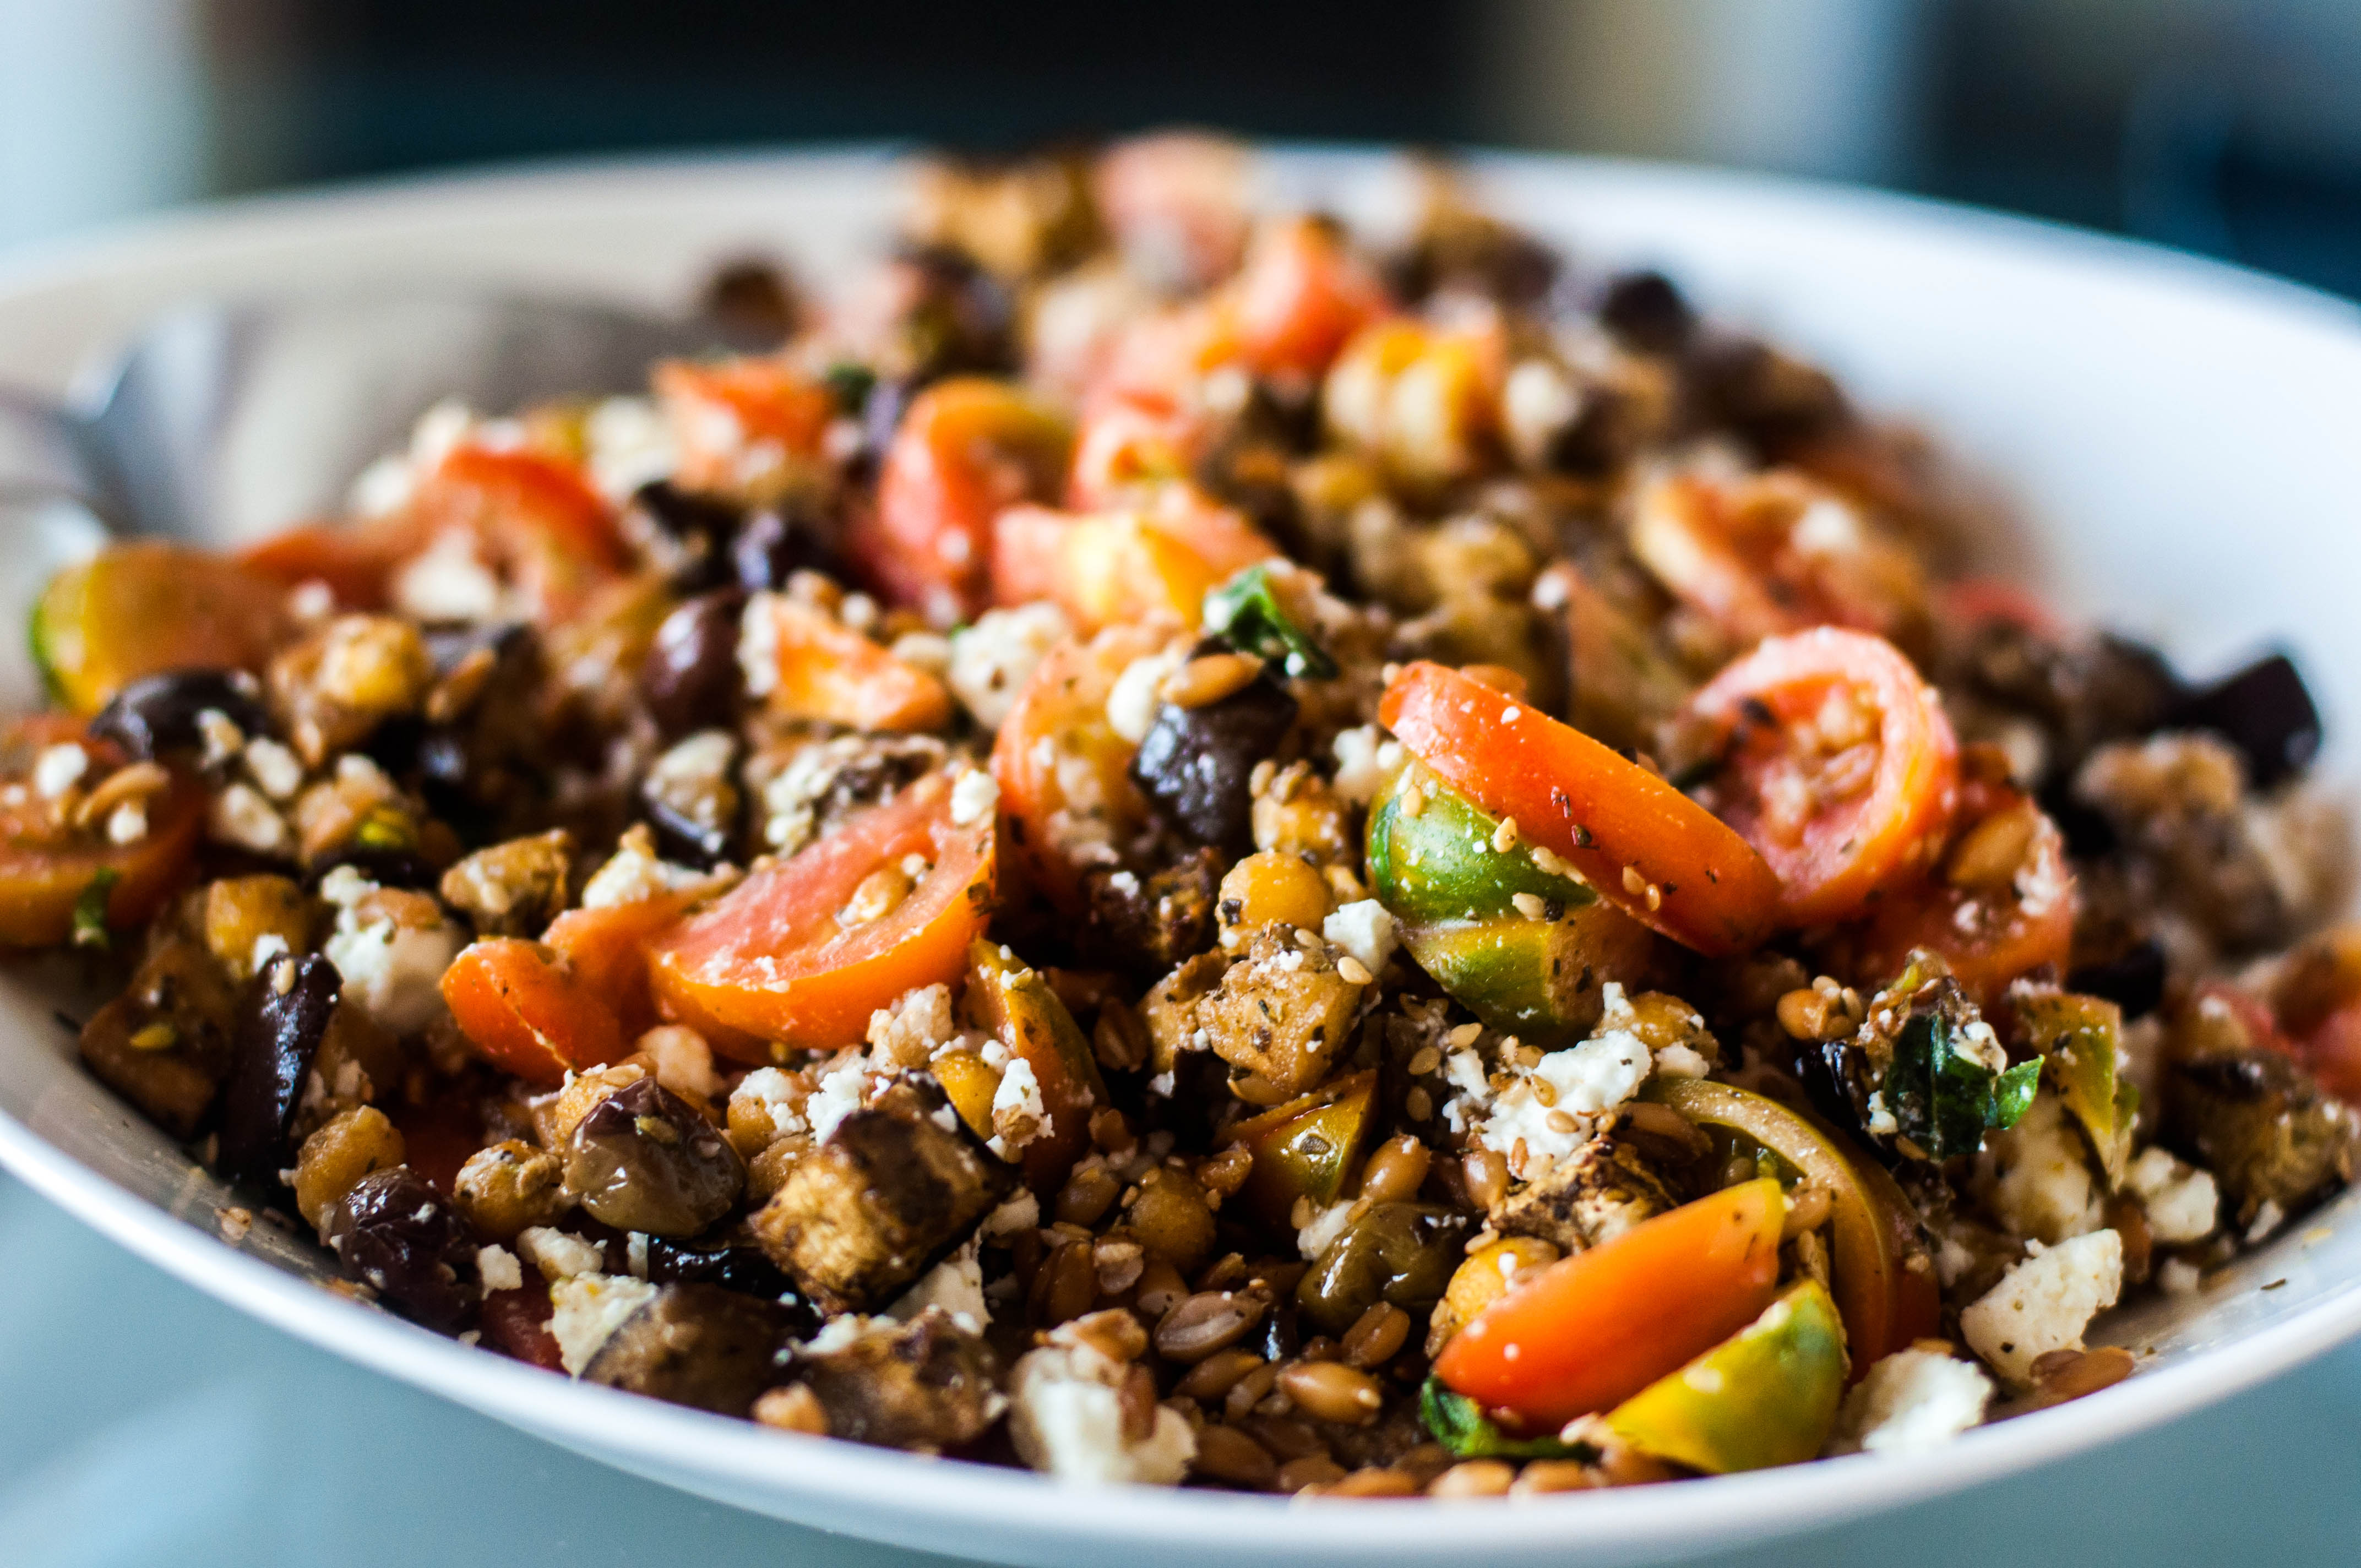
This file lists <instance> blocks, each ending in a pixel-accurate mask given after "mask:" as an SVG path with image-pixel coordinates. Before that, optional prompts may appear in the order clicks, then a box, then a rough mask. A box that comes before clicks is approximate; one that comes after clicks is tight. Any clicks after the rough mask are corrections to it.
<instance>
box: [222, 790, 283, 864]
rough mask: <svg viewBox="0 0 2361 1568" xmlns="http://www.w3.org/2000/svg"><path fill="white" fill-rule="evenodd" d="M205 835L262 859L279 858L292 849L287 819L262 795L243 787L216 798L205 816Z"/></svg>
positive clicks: (226, 791)
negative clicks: (264, 856)
mask: <svg viewBox="0 0 2361 1568" xmlns="http://www.w3.org/2000/svg"><path fill="white" fill-rule="evenodd" d="M205 833H206V835H207V836H208V837H210V838H212V839H214V841H216V842H217V843H223V844H235V845H236V846H237V847H238V848H239V849H241V850H252V851H253V852H254V853H256V854H258V855H276V854H278V853H280V851H281V850H286V849H287V848H288V847H289V834H288V828H287V821H286V818H284V817H280V815H279V813H278V812H276V811H274V810H272V809H271V806H270V803H269V801H267V800H265V799H263V798H262V795H261V794H260V793H259V792H258V791H257V790H255V789H254V788H253V787H252V786H251V785H247V784H231V785H230V786H229V787H228V788H227V789H225V790H223V791H222V792H221V793H220V794H219V795H214V798H213V802H212V804H211V806H208V807H207V809H206V812H205Z"/></svg>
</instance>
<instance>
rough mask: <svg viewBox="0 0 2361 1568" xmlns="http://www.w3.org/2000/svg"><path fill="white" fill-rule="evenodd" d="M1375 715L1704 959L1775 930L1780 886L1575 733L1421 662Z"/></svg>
mask: <svg viewBox="0 0 2361 1568" xmlns="http://www.w3.org/2000/svg"><path fill="white" fill-rule="evenodd" d="M1378 718H1379V719H1380V721H1382V722H1383V723H1384V724H1385V726H1386V727H1387V728H1388V729H1391V730H1392V731H1393V732H1394V734H1395V735H1396V736H1397V737H1398V738H1399V739H1400V741H1401V743H1402V744H1403V745H1404V746H1405V747H1407V748H1408V749H1409V750H1410V751H1411V752H1412V753H1413V754H1414V755H1416V756H1417V758H1418V759H1419V761H1421V762H1424V763H1425V764H1426V765H1427V766H1428V767H1431V768H1433V770H1434V771H1435V772H1436V773H1441V774H1442V775H1443V776H1444V778H1445V779H1447V780H1449V781H1450V783H1451V784H1452V786H1453V787H1454V788H1455V789H1457V790H1458V791H1459V792H1460V793H1462V794H1463V795H1466V796H1468V797H1469V798H1470V799H1472V800H1474V801H1475V802H1476V804H1477V805H1478V806H1482V807H1483V808H1484V809H1485V810H1487V811H1488V812H1490V813H1491V814H1492V815H1493V816H1495V817H1514V818H1516V823H1517V832H1518V833H1519V834H1520V835H1521V837H1523V838H1524V839H1527V840H1528V841H1530V842H1532V843H1537V844H1541V845H1543V846H1544V847H1546V848H1547V849H1549V850H1552V851H1553V852H1554V853H1555V854H1556V855H1557V856H1558V857H1559V858H1560V859H1562V860H1564V861H1567V862H1568V863H1569V864H1571V865H1572V866H1573V867H1574V868H1575V870H1576V872H1579V873H1580V874H1581V875H1582V877H1583V878H1584V879H1585V880H1586V881H1587V882H1588V883H1590V884H1591V885H1592V886H1593V887H1595V888H1597V889H1598V893H1599V895H1600V896H1601V897H1603V898H1606V899H1608V900H1609V901H1610V902H1612V903H1614V904H1615V905H1618V906H1619V907H1620V908H1621V909H1622V910H1623V911H1624V912H1625V913H1627V914H1629V915H1630V916H1631V917H1632V918H1633V919H1635V920H1638V921H1640V922H1642V924H1644V925H1646V926H1649V927H1653V929H1655V930H1657V931H1659V932H1661V933H1663V934H1664V936H1667V937H1670V938H1672V939H1673V940H1675V941H1676V942H1679V943H1681V944H1682V945H1684V946H1686V947H1689V948H1695V949H1696V950H1697V951H1698V952H1701V953H1707V954H1721V953H1733V952H1741V951H1743V950H1745V949H1746V948H1752V947H1753V946H1754V945H1755V944H1756V943H1758V942H1760V941H1761V940H1762V939H1763V938H1764V937H1765V936H1767V935H1768V934H1769V933H1770V930H1771V924H1772V920H1773V916H1775V915H1776V913H1777V910H1778V903H1779V884H1778V879H1777V878H1776V877H1774V876H1773V874H1772V871H1771V868H1770V867H1769V866H1767V865H1765V864H1764V863H1763V857H1762V856H1760V855H1758V854H1756V853H1755V852H1754V851H1753V850H1752V849H1750V848H1749V847H1748V846H1747V844H1746V841H1745V840H1744V839H1741V838H1740V837H1739V836H1738V835H1737V834H1736V833H1734V832H1732V831H1730V828H1727V827H1725V826H1723V825H1722V824H1721V823H1720V822H1718V821H1716V820H1715V819H1714V817H1713V816H1712V815H1711V814H1710V813H1708V811H1707V810H1706V809H1705V808H1704V807H1703V806H1699V805H1697V802H1695V801H1693V800H1691V799H1689V798H1688V797H1687V796H1686V795H1683V794H1682V793H1681V792H1680V791H1679V790H1676V789H1675V788H1674V787H1673V786H1672V785H1671V784H1667V783H1665V782H1664V780H1663V779H1661V778H1659V777H1657V776H1656V775H1655V774H1654V773H1650V772H1649V771H1648V770H1647V769H1645V768H1642V767H1641V766H1639V765H1638V764H1637V763H1633V762H1625V761H1624V760H1623V759H1622V758H1620V757H1619V756H1617V755H1616V754H1615V753H1614V752H1612V751H1609V750H1608V749H1607V748H1606V747H1604V746H1602V745H1600V744H1599V743H1598V741H1596V740H1592V739H1591V738H1590V737H1589V736H1587V735H1585V734H1583V733H1582V732H1581V731H1580V730H1578V729H1570V728H1569V727H1567V726H1565V725H1563V724H1560V723H1559V722H1558V721H1557V720H1555V719H1554V718H1550V717H1549V716H1548V715H1546V714H1544V713H1542V712H1540V711H1539V710H1538V709H1535V708H1532V707H1526V706H1525V705H1524V704H1523V703H1521V701H1519V700H1518V699H1516V698H1515V697H1512V696H1508V695H1507V694H1506V693H1503V692H1500V691H1498V690H1496V689H1494V688H1493V687H1491V686H1488V685H1484V684H1483V683H1482V682H1480V681H1477V680H1475V679H1473V678H1471V677H1469V676H1468V675H1466V674H1462V673H1461V672H1459V671H1456V670H1446V669H1444V667H1443V666H1442V665H1440V664H1433V663H1424V662H1421V663H1415V664H1411V665H1409V666H1407V667H1405V668H1404V669H1403V670H1402V672H1401V673H1400V674H1399V675H1397V676H1396V677H1395V679H1394V682H1393V684H1392V685H1389V686H1388V687H1387V688H1386V695H1385V698H1384V700H1383V701H1382V702H1381V703H1380V704H1379V706H1378Z"/></svg>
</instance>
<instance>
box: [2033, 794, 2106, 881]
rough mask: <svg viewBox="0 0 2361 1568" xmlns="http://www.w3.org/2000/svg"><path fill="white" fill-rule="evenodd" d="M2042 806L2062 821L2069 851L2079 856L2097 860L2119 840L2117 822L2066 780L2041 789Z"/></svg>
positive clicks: (2054, 817)
mask: <svg viewBox="0 0 2361 1568" xmlns="http://www.w3.org/2000/svg"><path fill="white" fill-rule="evenodd" d="M2038 798H2039V800H2040V803H2041V809H2042V810H2043V811H2044V812H2046V813H2048V817H2049V820H2051V821H2052V822H2055V823H2056V824H2058V831H2059V835H2060V836H2062V837H2063V838H2064V839H2065V840H2066V852H2067V853H2068V854H2069V855H2071V856H2072V857H2074V858H2075V859H2076V860H2081V861H2088V860H2095V859H2097V858H2098V857H2099V856H2101V855H2104V854H2109V853H2112V852H2113V851H2114V848H2115V845H2116V843H2117V842H2118V840H2117V839H2116V838H2115V828H2114V824H2113V823H2112V822H2109V821H2108V820H2107V817H2106V814H2105V813H2104V812H2103V811H2101V810H2100V809H2099V808H2098V807H2097V806H2092V805H2091V804H2089V803H2088V802H2086V801H2083V800H2081V799H2078V798H2077V797H2076V796H2075V795H2074V793H2073V791H2072V789H2071V788H2070V787H2069V785H2068V784H2067V783H2066V781H2064V780H2060V781H2059V782H2058V783H2056V784H2053V785H2052V786H2051V787H2049V788H2048V789H2045V790H2043V791H2042V792H2041V794H2040V796H2039V797H2038Z"/></svg>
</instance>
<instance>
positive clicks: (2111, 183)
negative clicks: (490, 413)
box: [0, 0, 2361, 294]
mask: <svg viewBox="0 0 2361 1568" xmlns="http://www.w3.org/2000/svg"><path fill="white" fill-rule="evenodd" d="M2356 79H2361V4H2356V0H1427V3H1424V4H1400V5H1388V4H1385V3H1383V0H1362V3H1360V4H1344V3H1341V0H1193V3H1192V4H1191V5H1187V6H1170V5H1105V4H1103V3H1093V4H1076V3H1071V0H1036V3H1032V4H1026V5H976V4H973V3H972V0H899V3H896V0H884V3H873V4H869V5H842V4H832V5H808V4H797V3H792V0H767V3H765V0H664V3H663V4H649V3H644V0H642V3H632V0H0V246H5V245H7V244H9V243H12V242H16V241H22V240H27V239H32V238H37V237H39V236H49V235H53V234H58V233H61V232H66V231H70V230H72V229H75V228H78V227H82V226H84V225H91V224H94V223H100V222H104V221H105V220H107V219H110V218H115V217H118V216H121V215H123V214H130V213H135V212H137V211H140V210H142V209H145V208H149V207H153V206H158V205H162V204H168V203H178V202H184V201H188V200H192V199H194V198H199V197H203V196H208V195H216V194H228V193H237V192H254V191H266V190H273V189H278V188H282V187H287V186H293V185H301V184H306V183H311V182H314V181H324V180H339V179H347V178H353V177H359V176H370V175H383V174H393V173H407V172H414V171H419V170H432V169H439V168H448V167H454V166H465V165H468V164H477V163H483V162H488V161H492V160H498V159H519V158H549V157H556V156H563V155H566V154H572V153H614V152H629V151H634V150H651V149H678V148H712V147H752V146H763V145H766V144H776V143H780V142H787V141H800V140H808V139H814V138H849V137H917V138H922V139H927V140H936V141H944V142H950V143H953V144H958V145H962V146H968V147H973V148H1016V147H1022V146H1025V145H1027V144H1031V143H1035V142H1038V141H1041V140H1044V139H1049V138H1059V137H1074V136H1089V135H1098V134H1104V133H1109V132H1116V131H1123V130H1129V129H1134V128H1137V127H1141V126H1153V125H1159V124H1164V123H1168V122H1173V121H1187V122H1192V123H1196V124H1201V125H1210V126H1223V127H1227V128H1231V129H1235V130H1238V131H1242V132H1246V133H1250V134H1258V135H1268V136H1290V137H1324V138H1356V139H1360V138H1367V139H1384V140H1412V141H1422V142H1433V143H1488V144H1496V145H1510V146H1518V147H1530V148H1568V149H1576V150H1583V151H1599V152H1614V153H1627V154H1634V155H1640V156H1646V157H1662V158H1675V159H1690V160H1696V161H1700V162H1708V163H1714V164H1722V165H1730V166H1737V167H1747V168H1761V169H1770V170H1783V171H1786V172H1792V173H1798V174H1805V175H1811V176H1817V177H1821V178H1828V179H1837V180H1848V181H1867V182H1871V183H1874V184H1878V185H1884V186H1889V187H1893V188H1895V189H1899V190H1905V191H1912V192H1922V193H1925V194H1928V195H1935V196H1943V197H1949V198H1955V199H1959V200H1963V201H1969V202H1975V203H1983V204H1987V205H1991V206H1997V207H2004V208H2011V209H2015V210H2017V211H2020V212H2025V213H2029V214H2037V215H2039V216H2044V217H2053V218H2060V219H2066V220H2069V221H2071V222H2075V223H2080V224H2085V225H2092V226H2095V227H2100V228H2106V229H2114V230H2119V231H2122V232H2125V233H2129V234H2133V235H2137V236H2142V237H2144V238H2148V239H2153V240H2158V241H2161V242H2163V243H2166V244H2169V245H2173V246H2178V247H2185V248H2188V249H2191V250H2195V251H2200V252H2202V253H2205V254H2208V255H2213V256H2219V257H2224V258H2233V259H2235V260H2238V261H2242V262H2245V263H2247V264H2249V265H2252V266H2255V267H2259V268H2263V269H2268V270H2271V271H2276V272H2279V273H2283V274H2286V275H2288V276H2290V277H2294V278H2298V279H2301V280H2304V281H2307V282H2311V283H2314V284H2317V285H2320V286H2322V287H2325V288H2328V289H2332V290H2335V291H2341V292H2344V293H2347V294H2361V93H2356V92H2355V91H2353V89H2352V83H2353V82H2355V81H2356Z"/></svg>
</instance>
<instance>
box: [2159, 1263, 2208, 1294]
mask: <svg viewBox="0 0 2361 1568" xmlns="http://www.w3.org/2000/svg"><path fill="white" fill-rule="evenodd" d="M2204 1282H2205V1276H2204V1273H2203V1272H2202V1270H2200V1269H2199V1268H2198V1266H2196V1265H2195V1264H2193V1263H2189V1262H2186V1261H2184V1260H2183V1259H2180V1258H2177V1257H2168V1258H2166V1259H2165V1260H2164V1261H2163V1262H2162V1263H2160V1264H2158V1266H2157V1270H2156V1284H2157V1288H2158V1289H2159V1290H2162V1291H2163V1292H2164V1293H2165V1294H2166V1295H2168V1296H2194V1295H2195V1294H2197V1288H2198V1287H2199V1286H2200V1285H2202V1284H2203V1283H2204Z"/></svg>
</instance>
